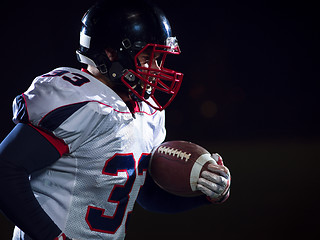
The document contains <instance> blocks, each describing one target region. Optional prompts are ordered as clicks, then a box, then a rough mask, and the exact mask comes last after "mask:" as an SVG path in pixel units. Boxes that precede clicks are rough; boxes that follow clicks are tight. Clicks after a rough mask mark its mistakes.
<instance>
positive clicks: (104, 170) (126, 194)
mask: <svg viewBox="0 0 320 240" xmlns="http://www.w3.org/2000/svg"><path fill="white" fill-rule="evenodd" d="M23 97H24V101H25V103H26V107H27V113H28V119H29V122H30V123H31V124H32V125H34V126H36V127H39V128H40V129H44V130H47V131H50V132H51V133H53V134H54V135H55V136H56V137H57V138H59V139H61V140H63V141H64V143H65V144H66V145H67V146H68V149H69V153H67V154H64V155H63V156H62V157H61V158H60V159H59V160H58V161H57V162H55V163H54V164H53V165H52V166H50V167H48V168H46V169H43V170H41V171H39V172H36V173H34V174H32V176H31V177H30V181H31V186H32V189H33V191H34V194H35V196H36V198H37V200H38V201H39V203H40V205H41V206H42V207H43V209H44V210H45V211H46V212H47V214H48V215H49V216H50V217H51V218H52V220H53V221H54V222H55V223H56V224H57V225H58V227H59V228H60V229H61V230H62V231H63V232H64V233H65V234H66V235H67V236H69V237H72V238H75V239H79V240H80V239H91V240H94V239H124V237H125V231H126V225H127V221H128V219H129V217H130V213H131V211H132V210H133V206H134V203H135V200H136V198H137V195H138V192H139V189H140V187H141V186H142V185H143V184H144V181H145V177H146V170H147V166H148V159H149V156H150V152H151V150H152V148H153V147H155V146H157V145H159V144H160V143H161V142H162V141H163V140H164V138H165V128H164V111H161V112H159V111H156V110H154V109H153V108H151V107H149V106H148V105H147V104H145V103H143V102H142V103H139V110H137V112H135V113H134V116H135V117H133V115H132V113H131V112H130V110H129V109H128V107H127V106H126V104H125V103H124V102H123V101H122V99H121V98H119V96H118V95H117V94H116V93H115V92H113V91H112V90H111V89H110V88H109V87H107V86H106V85H105V84H103V83H101V82H100V81H98V80H97V79H95V78H94V77H92V76H91V75H89V74H88V73H85V72H82V71H80V70H77V69H73V68H57V69H55V70H54V71H52V72H50V73H48V74H45V75H42V76H41V77H37V78H36V79H35V80H34V81H33V83H32V85H31V86H30V88H29V89H28V90H27V91H26V92H25V93H24V94H23ZM14 109H15V107H14ZM17 114H18V113H17ZM16 121H18V120H16ZM23 235H24V234H23V233H22V232H21V231H20V230H19V229H17V228H16V230H15V236H16V237H17V238H16V239H18V237H21V236H23ZM14 239H15V238H14ZM19 239H20V238H19Z"/></svg>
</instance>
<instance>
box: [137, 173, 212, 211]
mask: <svg viewBox="0 0 320 240" xmlns="http://www.w3.org/2000/svg"><path fill="white" fill-rule="evenodd" d="M137 202H138V203H139V205H140V206H142V207H143V208H144V209H146V210H148V211H152V212H161V213H178V212H183V211H186V210H190V209H193V208H196V207H199V206H202V205H206V204H210V202H209V201H208V200H207V198H206V197H205V195H203V196H197V197H180V196H176V195H173V194H171V193H168V192H166V191H164V190H163V189H161V188H160V187H159V186H158V185H157V184H156V183H155V182H154V181H153V179H152V177H151V175H150V174H149V173H148V172H147V177H146V180H145V183H144V185H143V187H142V188H141V190H140V192H139V196H138V198H137Z"/></svg>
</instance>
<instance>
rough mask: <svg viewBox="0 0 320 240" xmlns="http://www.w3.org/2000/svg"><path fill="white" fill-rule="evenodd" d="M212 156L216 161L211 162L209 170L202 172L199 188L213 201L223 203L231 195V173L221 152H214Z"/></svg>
mask: <svg viewBox="0 0 320 240" xmlns="http://www.w3.org/2000/svg"><path fill="white" fill-rule="evenodd" d="M211 156H212V158H213V159H214V160H215V161H216V163H210V164H209V165H208V170H209V171H203V172H202V173H201V176H200V178H199V180H198V185H197V189H198V190H200V191H201V192H202V193H204V194H205V195H206V196H207V197H208V199H209V200H210V201H211V202H213V203H221V202H224V201H225V200H227V198H228V197H229V193H230V183H231V175H230V171H229V169H228V168H227V167H226V166H224V164H223V160H222V158H221V156H220V155H219V154H217V153H214V154H212V155H211Z"/></svg>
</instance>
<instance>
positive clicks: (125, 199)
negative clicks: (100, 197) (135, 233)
mask: <svg viewBox="0 0 320 240" xmlns="http://www.w3.org/2000/svg"><path fill="white" fill-rule="evenodd" d="M149 158H150V154H142V155H141V157H140V159H139V163H138V177H142V176H141V175H143V172H144V171H147V168H148V162H149ZM102 174H106V175H109V176H119V174H126V176H127V180H126V181H125V183H124V184H122V185H120V184H118V185H117V184H116V185H114V187H113V189H112V191H111V193H110V195H109V198H108V200H107V201H108V202H110V203H115V204H117V207H116V210H115V212H114V214H113V215H112V216H108V215H104V212H105V209H102V208H99V207H95V206H88V210H87V216H86V221H87V224H88V225H89V227H90V229H91V230H92V231H97V232H104V233H110V234H114V233H115V232H116V231H117V230H118V228H119V227H120V226H121V224H122V221H123V219H124V217H126V226H127V222H128V219H129V216H130V215H128V214H130V212H127V207H128V205H131V206H133V204H134V201H135V199H130V193H131V191H132V188H133V185H134V183H135V181H136V179H137V176H136V169H135V159H134V156H133V154H115V155H114V156H113V157H112V158H110V159H109V160H107V161H106V164H105V166H104V169H103V171H102ZM143 183H144V180H143V181H142V183H141V185H142V184H143ZM139 189H140V188H139Z"/></svg>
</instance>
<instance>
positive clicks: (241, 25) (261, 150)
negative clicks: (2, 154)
mask: <svg viewBox="0 0 320 240" xmlns="http://www.w3.org/2000/svg"><path fill="white" fill-rule="evenodd" d="M154 2H156V3H157V4H158V6H160V7H161V8H162V9H163V10H164V12H165V13H166V15H167V17H168V18H169V20H170V22H171V25H172V29H173V33H174V35H176V36H177V38H178V40H179V44H180V47H181V50H182V54H181V55H180V56H178V57H176V58H172V59H169V64H170V65H171V66H172V68H174V69H177V70H179V71H181V72H183V73H184V74H185V77H184V80H183V81H184V82H183V85H182V87H181V90H180V92H179V94H178V96H177V97H176V99H175V101H174V102H173V103H172V104H171V105H170V106H169V108H168V109H167V131H168V133H167V140H173V139H182V140H190V141H193V142H196V143H199V144H201V145H203V146H204V147H206V148H207V149H209V150H210V151H212V152H219V153H220V154H221V155H222V156H223V157H224V161H225V164H226V165H227V166H228V167H229V168H230V170H231V173H232V191H231V197H230V199H229V200H228V201H227V202H226V203H224V204H223V205H219V206H208V207H203V208H200V209H196V210H192V211H189V212H186V213H182V214H176V215H163V214H154V213H149V212H146V211H144V210H143V209H141V208H140V207H139V206H136V209H135V210H136V211H135V212H134V214H133V217H132V220H131V225H130V228H129V233H128V236H127V239H163V238H166V239H220V238H224V239H239V238H247V239H285V238H289V237H301V238H302V239H306V238H307V237H310V236H312V235H313V234H315V233H316V227H318V226H319V220H317V218H316V217H317V215H318V213H319V206H318V203H317V200H318V194H317V191H318V190H319V182H320V181H319V179H318V169H319V167H320V164H319V157H318V146H319V142H320V141H319V140H320V138H319V137H320V135H319V134H320V131H319V130H320V129H319V120H320V119H319V116H320V115H319V106H318V104H319V94H318V91H319V85H320V84H319V80H320V79H319V46H318V44H319V27H318V22H319V14H318V13H317V10H316V7H315V3H312V2H311V1H300V2H296V3H295V2H291V1H247V0H246V1H205V0H198V1H168V0H163V1H154ZM92 3H94V1H92V0H91V1H89V0H83V1H81V3H80V1H68V0H65V1H61V0H56V1H54V2H53V1H52V2H46V1H12V2H10V3H7V4H5V5H2V7H1V8H2V9H1V10H2V11H1V12H2V13H1V28H0V30H1V45H0V46H1V63H2V64H1V65H2V71H1V92H2V94H1V95H0V100H1V132H0V134H1V136H0V137H1V139H3V138H4V137H5V136H6V135H7V134H8V133H9V132H10V130H11V129H12V127H13V126H14V125H13V123H12V122H11V115H12V111H11V103H12V100H13V98H14V97H15V96H16V95H18V94H20V93H22V92H23V91H25V90H26V89H27V88H28V86H29V85H30V83H31V81H32V80H33V78H34V77H36V76H38V75H41V74H43V73H45V72H48V71H50V70H52V69H53V68H56V67H60V66H70V67H76V68H80V67H81V65H80V64H79V63H77V61H76V58H75V54H74V53H75V50H76V48H77V47H78V38H79V28H80V19H81V17H82V16H83V14H84V12H85V11H86V10H87V9H88V8H89V7H90V6H91V4H92ZM110 37H112V33H110ZM1 194H5V193H1ZM0 220H1V230H0V238H1V239H9V238H10V236H11V231H12V224H11V223H10V222H8V221H7V220H6V219H5V218H4V217H1V219H0Z"/></svg>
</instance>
